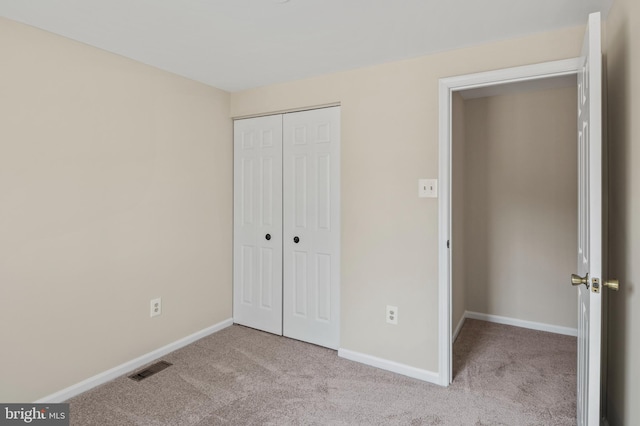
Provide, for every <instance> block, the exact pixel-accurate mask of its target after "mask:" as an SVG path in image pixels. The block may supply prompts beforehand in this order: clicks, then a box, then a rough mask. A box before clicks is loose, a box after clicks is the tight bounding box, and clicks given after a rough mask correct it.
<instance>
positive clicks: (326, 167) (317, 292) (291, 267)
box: [283, 107, 340, 349]
mask: <svg viewBox="0 0 640 426" xmlns="http://www.w3.org/2000/svg"><path fill="white" fill-rule="evenodd" d="M283 171H284V172H283V202H284V204H283V205H284V208H283V213H284V225H283V228H284V235H283V244H284V259H283V265H284V272H283V275H284V277H283V278H284V295H283V296H284V301H283V304H284V309H283V327H284V330H283V331H284V335H285V336H287V337H291V338H294V339H298V340H302V341H305V342H310V343H314V344H317V345H321V346H325V347H328V348H333V349H337V348H338V344H339V313H340V307H339V300H340V298H339V297H340V295H339V292H340V107H332V108H322V109H317V110H310V111H303V112H297V113H291V114H284V118H283Z"/></svg>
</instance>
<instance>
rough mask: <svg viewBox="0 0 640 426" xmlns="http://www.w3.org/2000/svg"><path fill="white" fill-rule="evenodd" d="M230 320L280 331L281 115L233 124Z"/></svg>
mask: <svg viewBox="0 0 640 426" xmlns="http://www.w3.org/2000/svg"><path fill="white" fill-rule="evenodd" d="M233 175H234V176H233V178H234V190H233V208H234V225H233V233H234V237H233V238H234V241H233V247H234V248H233V319H234V322H236V323H238V324H242V325H246V326H249V327H253V328H257V329H259V330H264V331H268V332H270V333H275V334H282V117H281V116H280V115H276V116H269V117H259V118H252V119H247V120H236V121H235V122H234V171H233Z"/></svg>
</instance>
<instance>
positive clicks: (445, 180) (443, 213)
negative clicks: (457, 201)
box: [438, 58, 581, 386]
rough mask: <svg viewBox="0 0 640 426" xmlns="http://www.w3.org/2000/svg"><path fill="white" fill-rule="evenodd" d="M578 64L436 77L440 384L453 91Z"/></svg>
mask: <svg viewBox="0 0 640 426" xmlns="http://www.w3.org/2000/svg"><path fill="white" fill-rule="evenodd" d="M580 67H581V63H580V58H572V59H566V60H561V61H553V62H544V63H540V64H534V65H527V66H521V67H514V68H505V69H500V70H495V71H487V72H481V73H475V74H467V75H461V76H456V77H448V78H442V79H440V88H439V137H438V145H439V146H438V148H439V159H438V185H439V187H438V192H439V194H440V203H439V212H438V213H439V214H438V271H439V272H438V307H439V308H438V317H439V318H438V323H439V330H438V336H439V337H438V340H439V356H438V358H439V366H438V367H439V368H438V383H439V384H440V385H441V386H449V384H450V383H451V382H452V380H453V364H452V359H453V339H452V319H451V314H452V306H451V303H452V302H451V261H452V259H451V248H450V247H449V244H448V242H450V241H452V238H451V235H452V217H451V212H452V208H451V200H452V196H451V195H452V194H451V190H452V187H451V172H452V154H451V153H452V148H451V146H452V139H451V138H452V123H453V117H452V95H453V92H457V91H461V90H467V89H476V88H482V87H490V86H498V85H502V84H508V83H517V82H525V81H533V80H538V79H544V78H551V77H561V76H566V75H577V74H578V71H579V70H580Z"/></svg>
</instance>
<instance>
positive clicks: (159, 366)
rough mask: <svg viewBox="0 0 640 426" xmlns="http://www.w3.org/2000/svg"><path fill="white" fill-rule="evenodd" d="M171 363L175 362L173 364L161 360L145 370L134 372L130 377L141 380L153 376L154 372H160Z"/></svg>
mask: <svg viewBox="0 0 640 426" xmlns="http://www.w3.org/2000/svg"><path fill="white" fill-rule="evenodd" d="M171 365H173V364H171V363H170V362H167V361H159V362H156V363H155V364H152V365H150V366H148V367H147V368H145V369H144V370H140V371H138V372H137V373H135V374H132V375H131V376H129V378H130V379H132V380H135V381H136V382H139V381H141V380H144V379H146V378H147V377H151V376H153V375H154V374H156V373H159V372H160V371H162V370H164V369H165V368H167V367H169V366H171Z"/></svg>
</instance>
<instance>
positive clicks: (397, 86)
mask: <svg viewBox="0 0 640 426" xmlns="http://www.w3.org/2000/svg"><path fill="white" fill-rule="evenodd" d="M583 32H584V26H581V27H577V28H571V29H566V30H562V31H556V32H551V33H545V34H540V35H536V36H531V37H527V38H522V39H512V40H508V41H504V42H499V43H492V44H489V45H483V46H479V47H474V48H468V49H461V50H455V51H450V52H445V53H441V54H437V55H431V56H425V57H421V58H416V59H412V60H406V61H400V62H394V63H389V64H384V65H380V66H375V67H371V68H365V69H359V70H354V71H348V72H342V73H336V74H331V75H325V76H321V77H316V78H311V79H306V80H301V81H294V82H290V83H284V84H278V85H273V86H268V87H263V88H258V89H254V90H248V91H244V92H239V93H233V94H232V95H231V115H232V116H234V117H238V116H245V115H251V114H261V113H267V112H274V111H282V110H288V109H294V108H300V107H305V106H313V105H321V104H327V103H332V102H340V103H341V105H342V230H343V231H342V248H341V249H342V275H341V276H342V292H341V298H342V300H341V302H342V308H341V309H342V317H341V345H340V346H341V347H342V348H345V349H349V350H352V351H356V352H362V353H365V354H370V355H373V356H377V357H381V358H385V359H389V360H393V361H396V362H400V363H404V364H408V365H410V366H413V367H417V368H422V369H426V370H430V371H434V372H437V371H438V244H437V236H438V201H437V200H434V199H420V198H418V197H417V179H418V178H421V177H425V178H429V177H431V178H435V177H437V176H438V79H439V78H441V77H449V76H454V75H460V74H467V73H472V72H478V71H485V70H491V69H499V68H506V67H510V66H517V65H525V64H532V63H538V62H544V61H550V60H557V59H564V58H569V57H575V56H577V55H579V53H580V47H581V44H582V35H583ZM387 304H391V305H395V306H398V308H399V316H398V318H399V324H398V325H396V326H393V325H389V324H386V323H385V319H384V316H385V305H387Z"/></svg>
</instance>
